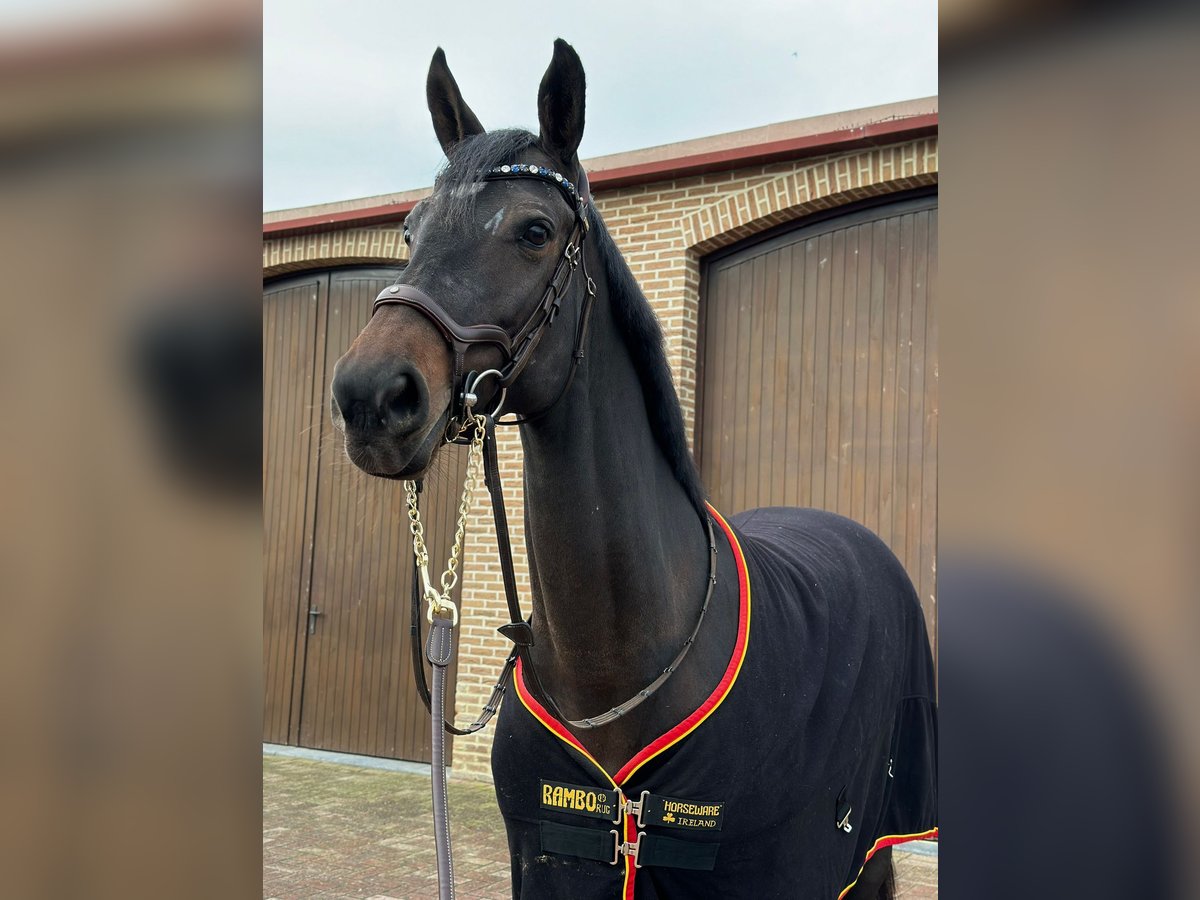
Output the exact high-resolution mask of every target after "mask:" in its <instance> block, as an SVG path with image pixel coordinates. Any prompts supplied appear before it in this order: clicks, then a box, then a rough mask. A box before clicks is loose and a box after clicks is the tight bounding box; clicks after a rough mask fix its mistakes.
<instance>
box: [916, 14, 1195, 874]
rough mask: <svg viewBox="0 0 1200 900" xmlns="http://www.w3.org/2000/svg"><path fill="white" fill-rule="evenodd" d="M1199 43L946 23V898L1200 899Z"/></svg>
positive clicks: (1143, 32) (1065, 25) (1031, 25)
mask: <svg viewBox="0 0 1200 900" xmlns="http://www.w3.org/2000/svg"><path fill="white" fill-rule="evenodd" d="M1198 25H1200V20H1198V17H1197V15H1196V13H1195V12H1194V11H1193V10H1192V9H1190V8H1187V7H1184V6H1182V5H1162V6H1159V5H1154V4H1151V5H1139V6H1138V7H1137V8H1136V9H1134V8H1131V7H1130V6H1126V5H1121V4H1074V3H1061V2H1055V3H1039V4H1032V3H1017V4H1000V3H992V2H982V3H977V2H953V3H948V4H943V6H942V26H943V31H942V49H943V53H942V90H941V102H942V110H943V112H944V118H943V124H944V127H943V132H942V139H943V145H944V150H945V164H944V171H943V174H944V179H943V183H942V192H941V201H942V206H941V213H942V216H943V219H944V223H945V227H944V230H943V232H942V235H943V237H942V242H941V246H940V251H941V259H942V270H941V277H942V286H941V289H940V292H939V295H940V296H941V297H943V298H944V305H943V318H942V349H943V355H942V366H943V368H942V371H941V372H940V376H941V384H942V391H943V393H942V398H943V406H942V421H941V427H942V454H941V458H940V461H941V471H940V472H939V525H940V533H939V562H940V564H941V565H940V569H941V571H939V583H940V584H941V585H942V590H941V591H940V595H939V606H940V607H941V609H940V615H939V622H940V623H941V634H940V646H941V647H942V648H943V649H942V657H941V669H940V678H941V688H942V695H941V697H942V712H943V718H942V728H943V730H942V744H941V759H942V760H943V769H942V784H941V792H940V795H941V797H942V798H943V815H942V819H943V839H944V840H945V841H946V842H947V844H948V846H947V847H946V848H945V852H943V853H942V854H941V863H942V866H941V878H942V889H943V891H944V892H945V896H947V897H957V896H964V897H966V896H970V897H975V898H990V897H998V898H999V897H1013V896H1023V897H1042V896H1047V897H1049V896H1073V897H1075V896H1077V897H1089V898H1097V897H1113V898H1116V897H1133V896H1138V897H1151V896H1153V897H1187V896H1196V895H1197V884H1198V882H1197V880H1196V872H1195V871H1194V866H1195V862H1194V859H1193V855H1192V854H1191V853H1189V852H1188V851H1189V850H1190V849H1191V848H1193V847H1194V846H1196V837H1197V833H1198V832H1197V829H1196V811H1197V807H1198V804H1197V799H1198V797H1200V793H1198V791H1197V786H1198V785H1200V777H1198V775H1200V767H1198V765H1197V763H1198V761H1200V756H1198V753H1197V751H1198V749H1200V739H1198V738H1200V728H1198V725H1200V722H1198V710H1200V707H1197V705H1196V703H1195V699H1194V694H1193V690H1194V686H1195V685H1196V684H1198V683H1200V667H1198V665H1197V662H1196V659H1197V656H1196V649H1197V640H1198V638H1200V627H1198V626H1200V611H1198V609H1197V604H1196V600H1197V598H1198V597H1200V591H1198V590H1197V581H1196V575H1197V569H1196V565H1195V548H1196V547H1197V546H1200V540H1198V538H1200V534H1198V529H1197V526H1198V524H1200V520H1198V516H1197V512H1198V505H1197V500H1198V499H1200V491H1198V490H1197V475H1196V465H1195V463H1196V460H1197V459H1200V440H1198V438H1200V416H1198V410H1200V405H1198V404H1197V400H1198V399H1200V397H1198V394H1200V391H1198V387H1200V369H1198V360H1200V354H1198V353H1197V351H1196V348H1197V347H1198V346H1200V343H1198V339H1200V277H1198V270H1197V268H1196V265H1195V253H1196V251H1195V247H1194V243H1195V235H1196V224H1195V212H1194V211H1195V210H1196V209H1197V200H1200V187H1198V185H1200V182H1198V181H1197V179H1196V177H1195V159H1194V158H1195V147H1196V146H1197V139H1198V138H1200V117H1197V116H1196V112H1195V111H1196V109H1197V108H1200V107H1198V101H1200V67H1198V66H1197V64H1196V61H1197V59H1200V28H1198Z"/></svg>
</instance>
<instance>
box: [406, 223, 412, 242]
mask: <svg viewBox="0 0 1200 900" xmlns="http://www.w3.org/2000/svg"><path fill="white" fill-rule="evenodd" d="M404 243H406V244H408V246H410V247H411V246H412V232H411V231H409V230H408V226H407V225H405V226H404Z"/></svg>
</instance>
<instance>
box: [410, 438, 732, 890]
mask: <svg viewBox="0 0 1200 900" xmlns="http://www.w3.org/2000/svg"><path fill="white" fill-rule="evenodd" d="M495 424H496V423H495V421H494V420H493V419H492V418H491V417H490V416H483V415H470V417H469V418H468V419H467V423H466V424H465V425H464V426H463V427H462V428H461V430H460V431H459V436H462V435H464V434H466V433H468V432H469V431H470V430H471V428H472V426H474V433H473V434H472V435H471V440H470V444H469V449H468V451H467V476H466V479H465V482H464V484H463V492H462V498H461V500H460V501H459V504H458V523H457V526H456V527H455V530H454V543H453V545H452V546H451V549H450V555H449V557H448V559H447V560H446V569H445V571H444V572H443V574H442V577H441V590H440V591H439V590H438V589H437V588H435V587H434V586H433V583H432V581H431V580H430V577H429V551H428V549H427V548H426V546H425V529H424V526H423V525H422V523H421V512H420V500H419V491H420V487H419V485H418V484H417V483H416V482H412V481H405V482H404V491H405V495H406V498H407V501H408V519H409V530H410V531H411V532H412V538H413V556H414V561H415V563H416V565H415V567H414V570H413V610H414V612H413V625H412V640H413V642H414V648H415V646H416V645H417V642H418V637H419V629H420V619H419V615H418V614H417V610H418V609H419V603H418V597H424V599H425V601H426V603H427V604H428V607H427V611H426V618H427V619H428V620H429V622H430V624H431V628H430V631H429V638H428V641H427V643H426V647H425V656H426V658H427V659H428V660H429V663H430V665H431V666H432V667H433V689H432V691H430V690H429V688H428V686H427V685H426V683H425V670H424V667H423V666H422V665H421V662H420V659H419V657H415V658H414V660H413V662H414V667H415V669H416V672H415V674H416V677H417V691H418V693H419V694H420V695H421V698H422V700H424V701H425V705H426V706H427V707H428V708H429V712H430V719H431V726H432V731H433V761H432V781H433V830H434V839H435V842H436V845H437V871H438V897H439V898H440V900H454V866H453V859H452V852H451V844H450V807H449V803H448V798H447V791H446V734H447V733H451V734H471V733H473V732H475V731H478V730H479V729H480V728H482V727H483V726H484V725H486V724H487V722H488V721H489V720H490V719H491V718H492V716H493V715H494V714H495V712H496V710H497V709H498V707H499V704H500V700H501V699H502V697H503V694H504V692H505V690H506V689H507V686H508V681H509V678H510V676H511V675H512V671H513V666H514V665H515V663H516V660H517V659H518V658H520V659H523V660H524V662H525V670H526V671H528V673H529V675H530V676H531V678H532V679H533V682H534V685H535V689H536V690H537V692H538V693H539V694H540V695H541V697H542V700H543V702H544V703H545V704H546V706H547V707H548V708H549V709H550V711H551V713H552V714H553V715H554V716H555V717H556V718H557V719H558V720H559V721H564V722H567V723H568V724H569V725H571V726H573V727H575V728H579V729H592V728H599V727H601V726H603V725H607V724H608V723H609V722H613V721H616V720H617V719H619V718H621V717H622V716H624V715H625V714H626V713H628V712H629V711H630V710H632V709H634V708H635V707H637V706H640V705H641V704H642V703H643V702H645V701H646V700H648V699H649V698H650V697H651V696H652V695H653V694H654V693H655V692H656V691H657V690H658V689H659V688H660V687H662V685H663V684H664V683H665V682H666V681H667V679H668V678H670V677H671V675H673V674H674V673H675V672H676V671H677V670H678V669H679V665H680V663H682V662H683V660H684V657H686V656H687V654H688V651H689V650H691V648H692V646H693V644H694V643H695V640H696V636H697V634H698V633H699V631H700V625H701V623H703V621H704V616H705V613H706V612H707V611H708V605H709V602H710V601H711V600H712V595H713V589H714V588H715V587H716V584H717V544H716V536H715V534H714V531H713V523H712V516H710V515H705V516H704V525H705V529H706V531H707V533H708V554H709V570H708V585H707V590H706V591H705V594H704V602H703V604H701V607H700V615H699V616H698V617H697V619H696V625H695V627H694V628H693V629H692V632H691V634H690V635H689V636H688V638H687V640H686V641H685V642H684V645H683V647H682V648H680V651H679V653H678V654H677V655H676V657H675V658H674V659H673V660H671V663H670V664H669V665H668V666H667V667H666V668H665V669H663V671H662V673H661V674H660V675H659V676H658V677H657V678H655V679H654V680H653V681H652V682H651V683H650V684H648V685H647V686H646V687H645V688H643V689H642V690H640V691H638V692H637V693H636V694H634V695H633V696H632V697H630V698H629V699H628V700H626V701H625V702H624V703H622V704H619V705H618V706H614V707H613V708H612V709H610V710H608V711H607V712H605V713H602V714H600V715H598V716H593V717H589V718H584V719H568V718H567V717H566V716H564V715H563V713H562V711H561V710H560V709H559V707H558V704H557V703H555V701H554V698H553V697H552V696H551V695H550V692H549V691H547V690H546V688H545V686H544V685H543V684H542V681H541V678H540V677H539V676H538V672H537V669H536V668H534V666H533V661H532V659H530V656H529V648H530V647H531V646H532V645H533V630H532V628H531V627H530V625H529V623H528V622H527V621H525V620H524V619H523V618H522V617H521V608H520V600H519V598H518V596H517V585H516V576H515V574H514V571H513V560H512V547H511V544H510V541H509V535H508V517H507V515H506V513H505V509H504V493H503V487H502V484H501V481H500V467H499V462H498V459H497V453H496V434H495ZM481 471H482V472H483V474H484V478H485V481H486V484H487V488H488V493H490V494H491V497H492V514H493V516H494V519H495V524H496V539H497V544H498V550H499V552H500V570H501V573H502V574H503V576H504V593H505V598H506V600H507V601H508V608H509V622H508V624H507V625H502V626H501V627H500V628H499V629H498V630H499V631H500V633H501V634H503V635H504V636H505V637H506V638H508V639H509V640H510V641H512V642H513V645H514V646H513V650H512V652H511V653H510V654H509V655H508V658H507V659H506V660H505V663H504V668H503V670H502V672H501V675H500V679H499V680H498V682H497V684H496V686H495V687H494V688H493V689H492V696H491V698H490V699H489V700H488V703H487V705H485V706H484V708H483V711H482V712H481V713H480V715H479V717H478V719H476V721H475V722H474V723H473V724H472V725H470V726H469V727H468V728H466V729H459V728H456V727H454V725H453V724H451V722H450V721H449V720H448V719H447V718H446V669H447V668H448V667H449V666H450V664H451V662H452V661H453V659H454V627H455V626H456V625H457V624H458V607H457V606H455V604H454V602H453V601H452V600H451V599H450V594H451V592H452V591H453V590H454V587H455V586H456V585H457V584H458V565H459V558H460V556H461V555H462V548H463V543H464V540H465V536H466V525H467V515H468V514H469V513H470V510H471V502H472V500H473V498H474V495H475V491H476V489H477V488H478V486H479V476H480V473H481ZM439 726H440V727H439Z"/></svg>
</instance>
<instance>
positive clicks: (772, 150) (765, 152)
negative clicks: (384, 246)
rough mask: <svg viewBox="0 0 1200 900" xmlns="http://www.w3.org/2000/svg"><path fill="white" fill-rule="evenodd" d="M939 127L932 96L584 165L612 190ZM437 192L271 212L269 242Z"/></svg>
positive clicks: (394, 211) (358, 220)
mask: <svg viewBox="0 0 1200 900" xmlns="http://www.w3.org/2000/svg"><path fill="white" fill-rule="evenodd" d="M937 130H938V103H937V97H929V98H923V99H920V100H911V101H906V102H904V103H895V104H887V105H885V106H875V107H868V108H866V109H862V110H852V111H850V112H845V113H836V114H833V115H829V116H816V117H812V118H808V119H796V120H793V121H791V122H783V123H778V124H774V125H765V126H761V127H758V128H751V129H746V130H744V131H735V132H729V133H726V134H722V135H714V136H711V137H705V138H699V139H696V140H691V141H681V142H679V143H675V144H664V145H661V146H658V147H649V148H645V149H643V150H634V151H630V152H626V153H616V154H611V155H608V156H601V157H595V158H592V159H588V160H584V167H585V169H587V172H588V182H589V184H590V186H591V188H592V190H593V191H600V190H611V189H613V188H619V187H628V186H632V185H637V184H647V183H651V182H655V181H666V180H668V179H672V178H684V177H688V176H692V175H701V174H705V173H707V172H713V171H718V170H722V169H729V168H741V167H744V166H752V165H763V164H766V163H772V162H779V161H782V160H786V159H802V158H804V157H808V156H820V155H825V154H828V153H833V152H839V151H845V150H851V149H854V148H856V147H863V146H873V145H880V144H892V143H898V142H900V141H904V140H908V139H911V138H915V137H921V136H924V135H928V134H934V133H936V132H937ZM430 190H431V188H422V189H419V190H415V191H405V192H403V193H396V194H382V195H377V196H375V197H364V198H361V199H360V200H349V201H340V202H335V203H327V204H320V205H317V206H309V207H298V208H295V209H286V210H277V211H274V212H268V213H264V214H263V237H264V238H276V237H285V236H288V235H292V234H304V233H310V232H313V231H322V230H331V229H341V228H353V227H360V226H368V225H379V224H386V223H388V222H398V221H401V220H403V219H404V217H405V216H406V215H408V213H409V212H410V211H411V210H412V208H413V207H414V206H415V205H416V204H417V202H418V201H420V200H421V199H422V198H424V197H426V196H428V195H429V192H430Z"/></svg>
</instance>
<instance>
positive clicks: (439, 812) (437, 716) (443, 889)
mask: <svg viewBox="0 0 1200 900" xmlns="http://www.w3.org/2000/svg"><path fill="white" fill-rule="evenodd" d="M486 421H487V420H486V419H485V418H484V417H483V416H474V417H473V419H471V420H470V422H469V423H468V424H467V426H466V428H464V431H465V430H467V429H469V428H470V427H471V425H472V424H473V425H474V426H475V433H474V435H472V438H471V444H470V449H469V450H468V451H467V477H466V481H465V483H464V484H463V492H462V499H461V500H460V501H459V504H458V524H457V526H456V527H455V529H454V544H453V546H451V548H450V555H449V557H448V558H447V560H446V570H445V571H444V572H443V573H442V578H441V590H440V591H439V590H438V589H437V588H435V587H434V586H433V583H432V581H430V578H429V551H428V550H427V549H426V547H425V528H424V526H423V525H422V524H421V512H420V508H419V506H418V496H417V485H416V483H415V482H412V481H406V482H404V493H405V496H406V498H407V500H408V522H409V531H411V532H412V538H413V556H414V557H415V562H416V568H417V571H418V572H419V573H420V579H421V587H422V589H423V590H422V592H423V595H424V597H425V601H426V603H427V604H428V609H427V612H426V614H425V615H426V618H428V619H429V622H430V625H431V627H430V629H429V640H428V642H427V643H426V645H425V656H426V658H427V659H428V660H429V663H430V665H432V666H433V691H432V697H431V700H432V702H431V704H430V710H429V711H430V715H431V717H432V731H433V761H432V779H431V780H432V781H433V835H434V841H435V843H436V845H437V873H438V897H439V900H454V861H453V853H452V850H451V846H450V803H449V799H448V796H447V792H446V729H445V728H443V727H442V726H443V724H444V723H445V721H446V669H447V668H448V667H449V666H450V663H451V662H452V661H453V659H454V626H455V625H457V624H458V607H457V606H455V605H454V601H452V600H451V599H450V594H451V592H452V591H453V590H454V586H455V585H456V584H458V561H459V557H460V556H461V555H462V548H463V541H464V538H465V536H466V531H467V515H468V514H469V513H470V511H471V500H472V499H473V497H474V494H475V489H476V487H477V486H478V484H479V475H480V472H481V471H482V469H483V438H484V435H485V434H486V433H487V432H486ZM423 674H424V673H423V672H422V675H423Z"/></svg>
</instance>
